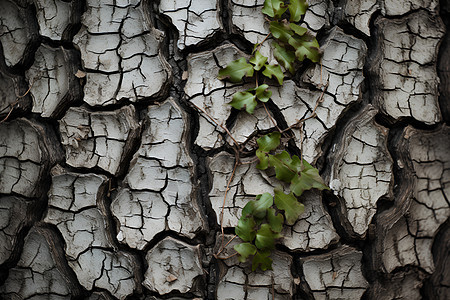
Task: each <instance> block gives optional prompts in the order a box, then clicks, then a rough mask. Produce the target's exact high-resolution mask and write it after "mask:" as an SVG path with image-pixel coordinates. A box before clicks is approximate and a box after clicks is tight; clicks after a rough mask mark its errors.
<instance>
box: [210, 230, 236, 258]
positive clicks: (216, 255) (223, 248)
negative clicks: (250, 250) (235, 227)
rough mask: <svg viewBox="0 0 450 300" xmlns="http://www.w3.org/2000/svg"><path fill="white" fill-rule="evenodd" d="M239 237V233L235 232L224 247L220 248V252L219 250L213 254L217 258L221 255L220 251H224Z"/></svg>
mask: <svg viewBox="0 0 450 300" xmlns="http://www.w3.org/2000/svg"><path fill="white" fill-rule="evenodd" d="M236 237H237V235H236V234H235V235H234V236H233V237H232V238H231V239H230V240H229V241H228V242H227V243H226V244H225V245H224V246H223V247H222V249H220V251H219V252H217V253H216V254H213V256H214V257H215V258H217V257H218V256H219V254H220V253H222V252H223V250H225V248H226V247H227V246H228V245H229V244H230V243H231V242H232V241H233V240H234V239H235V238H236Z"/></svg>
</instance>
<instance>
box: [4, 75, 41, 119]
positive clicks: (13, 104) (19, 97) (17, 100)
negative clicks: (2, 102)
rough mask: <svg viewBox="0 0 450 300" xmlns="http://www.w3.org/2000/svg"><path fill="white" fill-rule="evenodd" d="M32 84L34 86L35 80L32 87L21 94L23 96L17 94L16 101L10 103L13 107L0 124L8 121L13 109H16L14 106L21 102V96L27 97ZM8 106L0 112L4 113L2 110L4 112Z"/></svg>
mask: <svg viewBox="0 0 450 300" xmlns="http://www.w3.org/2000/svg"><path fill="white" fill-rule="evenodd" d="M32 86H33V82H31V84H30V87H29V88H28V90H27V91H26V92H25V94H23V95H21V96H16V101H14V102H13V103H11V104H10V105H9V106H10V107H11V108H10V109H9V112H8V114H7V115H6V117H5V118H4V119H3V120H1V121H0V124H1V123H3V122H6V120H8V118H9V116H10V115H11V113H12V111H13V110H14V106H16V105H17V104H18V103H19V100H20V99H21V98H23V97H25V96H26V95H27V94H28V93H29V92H30V90H31V87H32ZM7 108H8V106H6V107H5V108H4V109H2V110H1V111H0V113H2V112H3V111H4V110H5V109H7Z"/></svg>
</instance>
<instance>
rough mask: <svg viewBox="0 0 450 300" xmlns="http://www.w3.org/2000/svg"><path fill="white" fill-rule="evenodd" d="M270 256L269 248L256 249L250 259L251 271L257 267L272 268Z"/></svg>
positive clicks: (262, 268)
mask: <svg viewBox="0 0 450 300" xmlns="http://www.w3.org/2000/svg"><path fill="white" fill-rule="evenodd" d="M269 256H270V250H265V251H261V250H260V251H257V252H256V254H255V256H253V260H252V271H253V272H254V271H255V270H256V269H257V268H258V267H260V268H261V270H263V271H266V270H272V259H271V258H270V257H269Z"/></svg>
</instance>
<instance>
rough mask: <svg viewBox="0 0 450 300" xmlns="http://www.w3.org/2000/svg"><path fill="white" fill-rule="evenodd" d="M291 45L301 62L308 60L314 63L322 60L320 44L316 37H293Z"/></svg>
mask: <svg viewBox="0 0 450 300" xmlns="http://www.w3.org/2000/svg"><path fill="white" fill-rule="evenodd" d="M288 42H289V45H291V46H292V47H294V48H295V56H296V57H297V59H298V60H299V61H303V60H304V59H305V58H308V59H309V60H311V61H312V62H318V61H319V60H320V51H319V47H320V46H319V43H318V42H317V40H316V38H315V37H312V36H307V35H304V36H302V37H291V38H290V39H289V41H288Z"/></svg>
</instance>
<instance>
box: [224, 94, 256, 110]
mask: <svg viewBox="0 0 450 300" xmlns="http://www.w3.org/2000/svg"><path fill="white" fill-rule="evenodd" d="M230 105H231V106H232V107H234V108H236V109H243V108H245V110H246V111H247V112H248V113H249V114H252V113H253V111H254V110H255V107H256V106H257V105H258V102H256V96H255V95H254V94H252V93H250V92H237V93H235V94H234V95H233V99H232V100H231V102H230Z"/></svg>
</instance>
